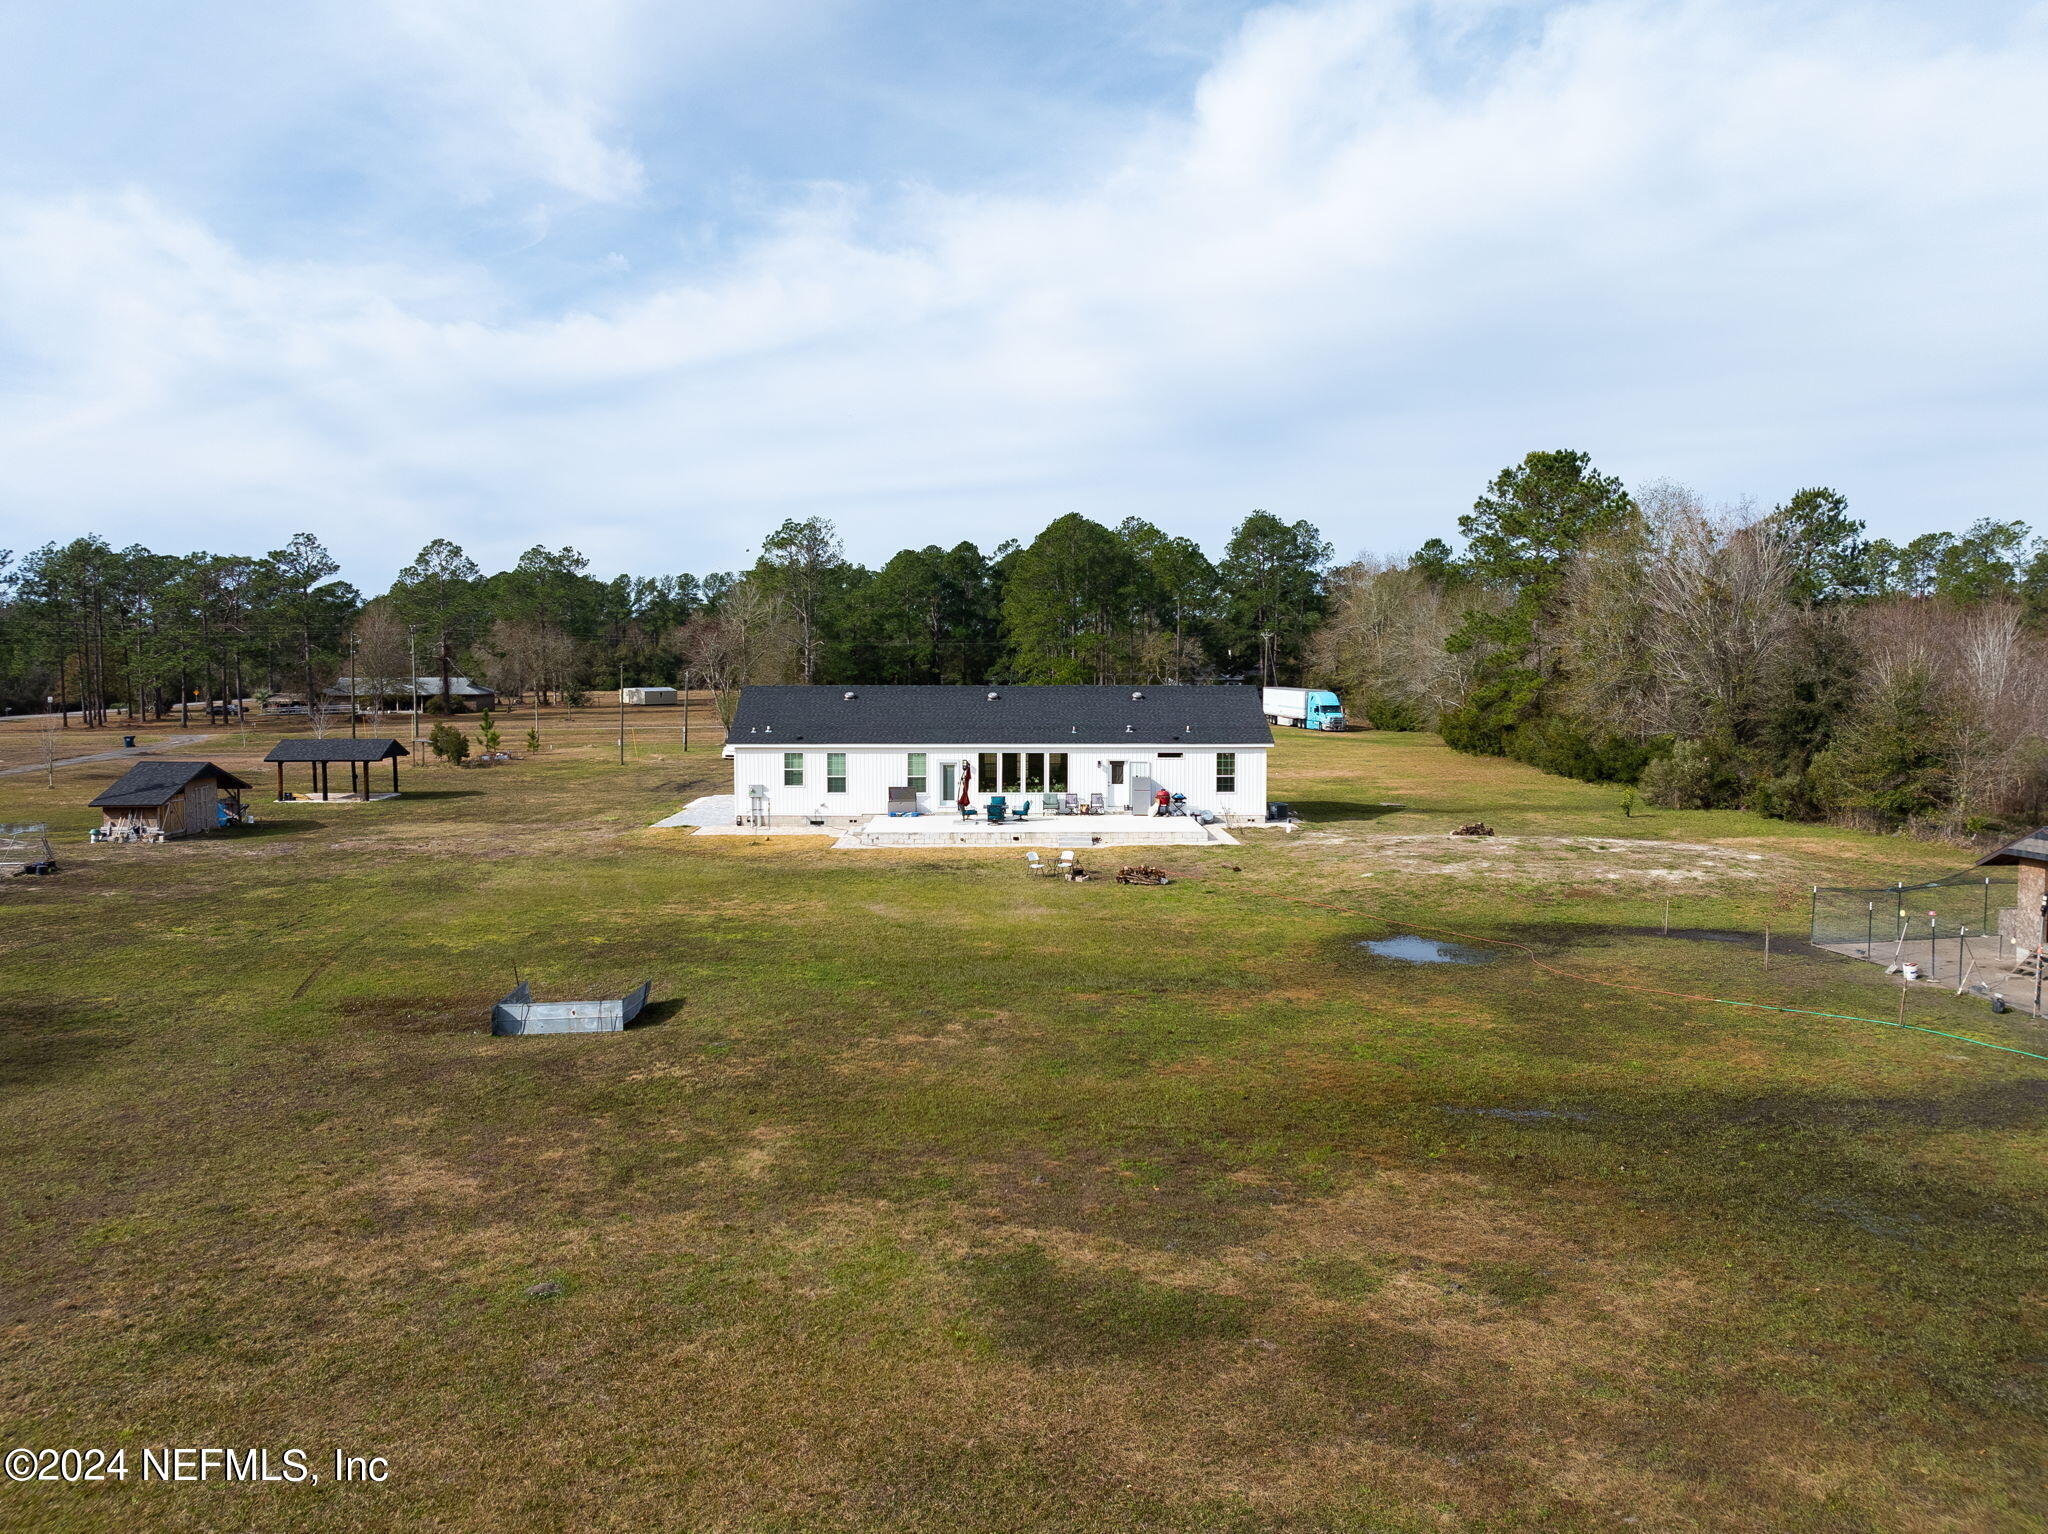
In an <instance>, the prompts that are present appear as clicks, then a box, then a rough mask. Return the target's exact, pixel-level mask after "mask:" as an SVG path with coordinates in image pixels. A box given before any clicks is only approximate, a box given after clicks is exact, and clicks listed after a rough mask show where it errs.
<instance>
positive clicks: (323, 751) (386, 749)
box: [263, 735, 412, 762]
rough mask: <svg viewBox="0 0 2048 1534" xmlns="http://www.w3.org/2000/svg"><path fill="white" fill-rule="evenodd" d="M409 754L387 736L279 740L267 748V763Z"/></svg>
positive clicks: (370, 759)
mask: <svg viewBox="0 0 2048 1534" xmlns="http://www.w3.org/2000/svg"><path fill="white" fill-rule="evenodd" d="M411 755H412V753H411V752H410V751H408V750H406V749H405V747H403V746H401V745H400V744H399V743H398V742H397V741H395V740H393V739H391V738H390V737H389V736H386V735H367V736H365V737H363V738H362V739H361V740H343V739H340V738H338V737H337V738H336V739H334V740H281V741H279V742H278V743H277V744H276V745H274V746H272V747H271V748H270V754H269V755H268V756H266V757H264V758H263V760H264V761H266V762H381V761H383V760H384V758H386V757H387V756H411Z"/></svg>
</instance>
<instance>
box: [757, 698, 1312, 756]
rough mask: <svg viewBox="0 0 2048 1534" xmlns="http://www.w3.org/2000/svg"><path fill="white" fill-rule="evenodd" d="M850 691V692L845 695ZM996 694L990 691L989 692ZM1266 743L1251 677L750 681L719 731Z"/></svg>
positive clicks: (852, 737)
mask: <svg viewBox="0 0 2048 1534" xmlns="http://www.w3.org/2000/svg"><path fill="white" fill-rule="evenodd" d="M849 694H850V696H849ZM991 694H993V695H994V696H993V697H991V696H990V695H991ZM1063 740H1064V741H1073V742H1075V743H1076V744H1086V745H1092V746H1103V745H1112V744H1116V743H1119V742H1121V743H1124V744H1128V745H1134V746H1136V745H1143V746H1163V745H1195V746H1255V745H1271V744H1272V741H1273V732H1272V731H1271V730H1269V729H1268V728H1267V727H1266V716H1265V713H1264V712H1263V710H1262V706H1261V703H1260V697H1259V689H1258V688H1256V687H1004V686H989V687H749V688H747V689H746V690H745V691H743V692H742V693H741V694H740V706H739V711H738V712H737V713H735V714H734V715H733V721H732V728H731V729H730V730H728V731H727V732H726V741H727V743H728V744H730V745H735V746H771V745H774V744H775V743H776V742H777V741H804V742H811V743H816V744H819V745H835V746H839V745H844V746H895V745H912V746H914V745H933V746H1013V745H1014V746H1029V745H1051V744H1053V743H1055V742H1058V741H1063Z"/></svg>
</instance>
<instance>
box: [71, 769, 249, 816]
mask: <svg viewBox="0 0 2048 1534" xmlns="http://www.w3.org/2000/svg"><path fill="white" fill-rule="evenodd" d="M199 778H212V779H213V780H214V781H215V782H217V783H219V784H220V785H221V786H222V787H224V788H247V787H249V785H248V784H247V783H245V782H243V781H242V780H241V779H240V778H238V777H236V776H235V775H234V774H233V773H232V772H229V771H227V769H225V768H222V767H216V766H214V765H213V763H211V762H167V761H163V760H161V759H160V758H151V759H150V760H149V761H146V762H137V763H136V764H135V765H134V766H133V767H130V768H129V769H128V770H127V771H126V772H124V773H122V774H121V776H120V777H119V778H118V779H116V780H115V781H114V782H113V783H112V784H111V785H109V786H108V788H107V790H106V792H104V793H102V794H101V795H100V796H99V797H98V798H96V799H94V800H93V801H92V802H93V805H94V806H103V807H105V808H108V809H125V808H128V807H129V806H139V805H157V804H169V803H170V802H171V801H172V800H173V799H175V798H177V797H178V795H179V794H181V793H183V792H184V791H185V787H186V785H187V784H190V783H192V782H194V781H195V780H197V779H199Z"/></svg>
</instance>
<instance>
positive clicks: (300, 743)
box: [263, 735, 412, 799]
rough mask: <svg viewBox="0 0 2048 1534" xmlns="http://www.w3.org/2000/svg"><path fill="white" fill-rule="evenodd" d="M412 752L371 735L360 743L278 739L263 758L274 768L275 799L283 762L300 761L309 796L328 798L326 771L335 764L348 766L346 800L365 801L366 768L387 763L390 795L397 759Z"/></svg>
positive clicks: (395, 788)
mask: <svg viewBox="0 0 2048 1534" xmlns="http://www.w3.org/2000/svg"><path fill="white" fill-rule="evenodd" d="M410 755H412V753H411V752H410V751H408V750H406V748H405V747H404V746H401V745H400V744H399V743H398V742H397V741H395V740H392V739H390V738H389V737H388V736H382V735H372V736H367V737H365V738H363V739H361V740H342V739H335V740H281V741H279V742H278V743H277V744H276V745H275V746H273V747H271V748H270V754H269V755H268V756H266V757H264V758H263V760H264V761H266V762H271V763H274V764H275V765H276V767H277V797H278V798H280V799H282V798H283V797H284V769H285V764H286V763H287V762H304V763H305V764H306V767H307V770H308V771H309V772H310V774H311V781H312V790H311V792H312V795H313V796H316V797H318V798H321V799H330V798H333V797H334V795H333V794H331V793H330V792H329V791H328V787H327V778H328V769H329V768H331V767H332V766H333V765H334V764H335V763H336V762H346V763H347V764H348V791H349V797H351V798H361V799H368V798H369V797H370V765H371V763H373V762H381V761H385V760H389V761H390V763H391V792H392V793H393V794H394V795H396V794H397V792H398V759H399V758H400V757H401V756H410ZM358 763H360V764H361V766H362V787H361V788H360V789H358V788H357V786H356V767H357V764H358Z"/></svg>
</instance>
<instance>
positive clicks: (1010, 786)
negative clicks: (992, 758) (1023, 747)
mask: <svg viewBox="0 0 2048 1534" xmlns="http://www.w3.org/2000/svg"><path fill="white" fill-rule="evenodd" d="M1023 791H1024V764H1023V762H1022V760H1021V759H1020V755H1019V753H1018V752H1015V751H1005V752H1004V753H1003V792H1004V793H1006V794H1018V793H1022V792H1023Z"/></svg>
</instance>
